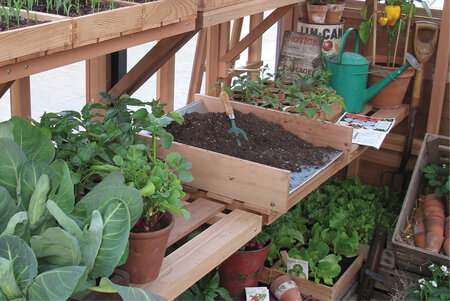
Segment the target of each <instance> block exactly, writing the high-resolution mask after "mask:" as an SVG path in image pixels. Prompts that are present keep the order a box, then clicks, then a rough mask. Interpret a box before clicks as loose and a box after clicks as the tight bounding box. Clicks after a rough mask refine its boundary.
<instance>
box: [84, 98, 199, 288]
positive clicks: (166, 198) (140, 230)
mask: <svg viewBox="0 0 450 301" xmlns="http://www.w3.org/2000/svg"><path fill="white" fill-rule="evenodd" d="M152 108H153V109H152V113H148V111H147V110H145V109H144V110H145V111H144V110H142V111H140V112H139V114H141V115H145V116H146V118H143V117H142V116H141V117H142V118H140V123H141V126H142V128H143V129H145V130H146V131H149V132H151V133H152V139H151V144H150V146H148V145H144V144H132V145H131V146H130V147H129V148H128V150H127V153H126V155H125V156H121V155H116V156H114V157H113V159H112V160H113V162H114V164H102V165H93V166H91V170H93V171H96V172H97V173H98V175H100V176H101V177H103V176H104V175H106V174H108V173H110V172H113V171H120V172H121V173H123V175H124V177H125V182H126V185H128V186H130V187H133V188H136V189H138V190H139V192H140V193H141V196H142V198H143V203H144V204H143V211H142V214H141V216H140V217H139V219H138V220H137V223H136V224H135V225H134V227H133V228H132V229H131V234H130V240H129V243H130V248H129V255H128V259H127V261H126V262H125V264H124V265H123V266H122V267H121V268H122V269H124V270H125V271H127V272H128V273H129V274H130V281H131V282H132V283H147V282H150V281H152V280H154V279H156V278H157V277H158V274H159V270H160V268H161V264H162V261H163V259H164V255H165V250H166V244H167V241H168V238H169V234H170V231H171V230H172V228H173V226H174V217H173V215H176V214H182V215H183V216H184V217H185V218H189V217H190V214H189V212H187V211H186V210H185V209H184V206H183V203H182V202H181V200H180V199H182V198H183V197H184V195H185V193H184V192H183V187H182V185H181V182H190V181H192V180H193V178H192V175H191V174H190V173H189V172H188V171H187V170H188V169H190V168H191V166H192V165H191V164H190V163H189V162H188V160H187V159H186V158H181V156H180V154H178V153H170V154H168V155H167V156H166V158H165V160H162V159H160V158H158V157H157V139H159V141H161V143H162V145H163V146H164V147H165V148H167V149H168V148H170V145H171V143H172V141H173V136H172V135H171V134H170V133H168V132H166V131H165V129H164V127H165V126H166V125H168V124H169V123H170V120H169V119H167V118H161V117H162V116H163V114H164V112H163V110H162V105H161V104H159V103H158V102H156V103H153V104H152ZM132 114H136V113H132ZM168 116H169V117H171V118H172V119H173V120H175V121H176V122H178V123H182V122H183V117H182V116H181V115H179V114H178V113H176V112H172V113H169V114H168Z"/></svg>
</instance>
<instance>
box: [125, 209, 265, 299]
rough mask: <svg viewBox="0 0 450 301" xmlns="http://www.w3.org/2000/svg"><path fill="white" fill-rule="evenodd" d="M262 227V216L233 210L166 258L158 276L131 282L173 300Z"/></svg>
mask: <svg viewBox="0 0 450 301" xmlns="http://www.w3.org/2000/svg"><path fill="white" fill-rule="evenodd" d="M260 231H261V216H258V215H255V214H252V213H249V212H245V211H242V210H234V211H232V212H231V213H230V214H228V215H226V216H225V217H224V218H222V219H221V220H219V221H218V222H216V223H215V224H213V225H212V226H211V227H209V228H208V229H206V230H205V231H203V232H202V233H200V234H199V235H197V236H196V237H194V238H193V239H192V240H190V241H188V242H187V243H186V244H184V245H183V246H182V247H180V248H179V249H177V250H175V251H174V252H173V253H171V254H170V255H168V256H167V257H166V258H164V261H163V265H162V268H161V271H160V273H159V277H158V278H157V279H156V280H154V281H152V282H150V283H147V284H139V285H137V284H131V286H137V287H140V288H142V289H145V290H149V291H151V292H153V293H156V294H158V295H161V296H163V297H165V298H167V299H169V300H172V299H174V298H175V297H177V296H178V295H180V294H181V293H182V292H184V291H185V290H186V288H188V287H190V286H191V285H193V284H194V283H195V282H197V281H198V280H199V279H201V278H202V277H203V276H204V275H206V274H207V273H208V272H209V271H211V270H212V269H213V268H215V267H216V266H218V265H219V264H220V263H221V262H222V261H224V260H225V259H226V258H228V257H229V256H230V255H231V254H233V253H234V252H235V251H236V250H238V249H239V248H240V247H241V246H242V245H244V244H245V243H246V242H248V241H249V240H250V239H252V238H253V237H254V236H255V235H256V234H258V233H259V232H260Z"/></svg>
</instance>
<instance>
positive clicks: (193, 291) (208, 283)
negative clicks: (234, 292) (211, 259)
mask: <svg viewBox="0 0 450 301" xmlns="http://www.w3.org/2000/svg"><path fill="white" fill-rule="evenodd" d="M211 275H212V274H211ZM211 275H209V274H207V275H206V276H205V277H203V278H202V279H200V280H199V281H198V282H197V283H196V284H194V285H193V286H191V287H190V288H189V289H188V290H187V291H185V292H184V293H183V294H181V295H180V296H179V297H178V298H177V299H176V300H178V301H182V300H189V301H196V300H198V301H213V300H233V299H232V298H231V296H230V294H229V293H228V291H227V290H226V289H225V288H223V287H219V272H218V271H216V272H215V274H214V276H212V277H211Z"/></svg>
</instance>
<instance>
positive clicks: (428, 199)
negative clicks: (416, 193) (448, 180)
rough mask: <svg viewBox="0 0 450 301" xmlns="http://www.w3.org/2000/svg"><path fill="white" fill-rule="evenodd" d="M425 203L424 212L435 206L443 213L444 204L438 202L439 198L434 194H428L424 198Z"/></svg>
mask: <svg viewBox="0 0 450 301" xmlns="http://www.w3.org/2000/svg"><path fill="white" fill-rule="evenodd" d="M424 199H425V201H424V204H423V208H424V210H425V209H426V208H428V207H431V206H437V207H439V208H441V209H442V211H444V204H443V203H442V202H441V201H440V200H439V198H438V197H437V196H436V195H434V194H428V195H426V196H425V197H424Z"/></svg>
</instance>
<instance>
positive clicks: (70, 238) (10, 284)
mask: <svg viewBox="0 0 450 301" xmlns="http://www.w3.org/2000/svg"><path fill="white" fill-rule="evenodd" d="M13 124H14V126H13V127H11V126H9V125H5V124H0V128H1V129H3V130H4V129H9V130H10V131H13V132H22V133H23V131H24V130H25V129H26V128H28V125H26V124H25V123H22V122H14V123H13ZM3 130H1V131H0V132H2V136H3V137H9V138H0V139H3V142H4V143H2V147H3V148H4V150H5V153H7V154H12V153H13V152H17V153H18V154H19V156H18V157H19V158H21V160H13V161H11V160H9V161H7V163H9V165H8V164H5V162H4V161H0V162H1V164H3V165H4V166H12V167H10V168H13V169H14V170H16V171H17V175H16V174H10V173H2V174H1V175H0V178H1V181H0V184H1V185H3V184H4V183H6V184H7V185H13V186H11V187H10V188H11V189H10V190H8V189H6V188H5V187H3V186H0V198H1V199H0V204H2V207H3V209H4V212H2V213H1V214H2V223H1V228H0V230H1V234H0V266H1V267H2V269H1V272H0V296H5V297H6V298H8V299H14V298H22V299H32V300H66V299H67V298H69V297H70V296H72V295H73V294H76V293H78V294H82V293H84V294H85V292H86V290H87V289H88V288H90V287H93V286H95V285H96V280H97V278H102V277H109V276H110V275H111V274H112V272H113V269H114V268H115V267H116V266H117V265H118V264H119V261H120V259H121V258H122V257H123V254H125V253H126V248H127V242H128V236H129V230H130V226H131V217H130V213H133V217H134V219H135V220H134V221H136V220H137V218H138V217H139V216H140V214H141V212H142V200H141V197H140V194H139V192H138V191H137V190H136V189H133V188H130V187H127V186H124V185H123V177H118V176H117V175H116V174H112V175H110V176H107V177H106V178H105V180H104V182H101V183H99V184H98V186H99V188H97V189H93V191H91V193H96V194H97V196H96V199H95V201H91V202H89V204H87V203H86V202H80V203H78V204H77V206H74V203H75V198H74V195H73V189H72V190H71V189H69V187H68V186H69V185H72V186H73V183H72V182H71V179H70V176H69V171H68V167H67V165H66V163H65V162H64V161H58V160H57V161H54V162H53V163H51V162H47V163H46V162H43V161H38V160H37V159H38V158H37V157H36V156H35V153H37V154H40V156H39V157H40V158H49V157H50V156H53V155H52V154H53V153H54V150H51V151H50V150H49V149H48V148H47V147H46V145H48V142H49V141H50V139H49V138H47V137H46V136H41V137H40V139H42V140H47V141H39V142H37V144H36V146H34V145H32V144H27V143H23V144H21V147H22V148H25V149H26V148H30V149H33V148H36V151H35V153H34V152H29V153H28V152H27V155H26V156H25V154H24V153H23V151H22V148H21V147H19V145H17V144H16V143H15V142H14V140H12V139H11V137H14V139H16V137H17V136H16V135H12V136H11V135H7V134H5V133H4V131H3ZM11 134H12V132H11ZM50 142H51V141H50ZM21 154H23V156H22V155H21ZM27 156H29V157H31V158H33V160H30V158H27ZM2 159H3V158H2ZM11 162H13V163H11ZM49 163H50V165H49ZM10 192H12V193H10ZM98 192H100V193H98ZM108 192H109V193H110V194H108ZM111 193H114V195H113V196H112V195H111ZM85 197H86V198H89V197H91V195H89V194H87V195H86V196H85ZM52 199H55V200H56V201H53V200H52ZM60 205H61V207H60ZM3 218H6V219H7V223H5V222H4V221H3ZM133 290H137V291H136V292H138V293H139V294H146V295H147V297H148V298H153V295H152V294H150V293H148V292H144V291H141V290H139V289H135V288H134V289H133ZM127 292H128V294H129V290H127ZM119 293H120V292H119Z"/></svg>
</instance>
